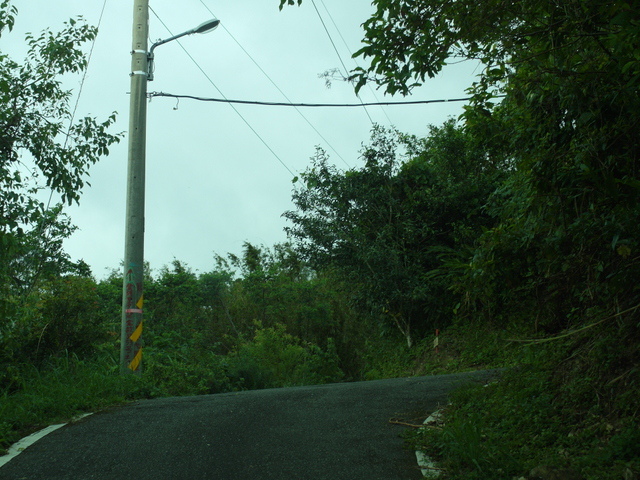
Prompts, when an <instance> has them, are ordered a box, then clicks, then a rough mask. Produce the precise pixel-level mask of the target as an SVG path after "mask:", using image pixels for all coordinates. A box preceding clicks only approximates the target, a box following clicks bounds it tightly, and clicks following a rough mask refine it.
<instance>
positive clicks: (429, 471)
mask: <svg viewBox="0 0 640 480" xmlns="http://www.w3.org/2000/svg"><path fill="white" fill-rule="evenodd" d="M441 412H442V411H441V410H436V411H435V412H433V413H432V414H431V415H429V417H427V419H426V420H425V421H424V422H422V423H423V425H428V424H436V423H438V421H439V420H440V416H441V415H442V413H441ZM416 460H417V461H418V466H419V467H420V471H421V472H422V476H423V477H424V478H438V477H439V476H440V475H441V474H442V471H441V470H439V469H438V468H437V467H436V463H435V462H434V461H433V460H432V459H431V457H429V456H428V455H427V454H426V453H424V452H421V451H419V450H416Z"/></svg>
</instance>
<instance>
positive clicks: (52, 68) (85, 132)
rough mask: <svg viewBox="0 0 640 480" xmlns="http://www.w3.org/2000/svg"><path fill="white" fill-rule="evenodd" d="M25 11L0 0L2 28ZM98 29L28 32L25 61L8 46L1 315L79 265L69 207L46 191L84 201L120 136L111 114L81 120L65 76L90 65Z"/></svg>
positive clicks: (3, 74)
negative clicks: (86, 47) (71, 254)
mask: <svg viewBox="0 0 640 480" xmlns="http://www.w3.org/2000/svg"><path fill="white" fill-rule="evenodd" d="M16 14H17V10H16V8H15V7H13V6H11V5H10V2H8V1H3V2H2V3H0V35H2V36H6V34H7V33H10V32H11V29H12V27H13V24H14V20H15V16H16ZM96 33H97V32H96V29H95V28H93V27H90V26H88V25H86V24H85V23H84V22H82V21H77V20H73V19H72V20H69V21H68V22H67V23H65V26H64V28H63V29H62V30H61V31H60V32H58V33H55V34H54V33H52V32H50V31H48V30H46V31H44V32H42V33H41V34H40V35H38V36H36V35H33V34H28V35H27V37H26V39H25V41H26V44H27V55H26V58H25V60H24V61H23V62H22V63H18V62H16V61H14V60H12V59H11V58H9V56H7V55H5V54H2V53H1V52H0V212H1V215H0V293H1V295H0V318H2V322H3V323H5V322H6V321H8V320H5V318H6V317H10V316H11V315H13V314H14V313H15V307H16V306H17V305H19V304H20V301H21V300H20V297H21V296H22V295H24V294H25V292H28V291H29V290H30V289H33V288H34V287H35V284H36V282H37V280H38V278H40V276H43V275H45V276H46V275H60V274H64V273H69V272H70V271H73V270H74V268H75V267H74V265H73V264H71V262H70V261H69V259H68V257H67V256H66V255H65V254H64V253H63V252H62V249H61V243H62V240H63V239H64V238H66V237H68V236H69V235H70V234H71V232H72V231H73V227H72V226H71V224H70V223H69V221H68V218H66V217H65V216H64V215H63V214H62V213H61V206H55V207H53V208H49V206H47V205H45V204H44V203H43V202H42V201H40V199H39V197H38V192H39V191H41V190H42V189H50V190H51V191H52V193H55V194H57V195H59V196H60V198H61V200H62V202H63V203H69V204H70V203H72V202H78V201H79V198H80V194H81V192H82V188H83V187H84V186H85V182H86V181H85V177H86V175H87V172H88V169H89V167H90V166H91V165H92V164H94V163H96V162H97V161H98V159H99V158H100V157H101V156H105V155H107V154H108V153H109V150H108V149H109V147H110V146H111V145H112V144H113V143H115V142H118V141H119V139H120V136H119V135H113V134H111V133H109V132H108V130H109V128H110V127H111V125H112V124H113V123H114V121H115V114H113V115H111V116H109V118H108V119H107V120H105V121H102V122H100V121H97V120H96V119H94V118H89V117H86V118H83V119H80V120H76V121H74V119H73V115H72V109H71V105H70V103H71V92H70V91H67V90H64V89H63V88H62V77H63V76H64V75H67V74H73V73H79V72H81V71H83V70H84V69H85V68H86V67H87V60H86V58H85V55H84V53H83V51H82V49H81V46H82V45H83V44H85V43H87V42H90V41H92V40H94V39H95V36H96Z"/></svg>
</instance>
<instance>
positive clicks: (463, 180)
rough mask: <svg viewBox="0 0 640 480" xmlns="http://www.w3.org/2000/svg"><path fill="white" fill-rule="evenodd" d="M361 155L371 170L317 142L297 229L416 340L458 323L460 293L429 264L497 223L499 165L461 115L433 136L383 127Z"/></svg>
mask: <svg viewBox="0 0 640 480" xmlns="http://www.w3.org/2000/svg"><path fill="white" fill-rule="evenodd" d="M403 150H405V152H404V153H403ZM362 157H363V159H364V161H365V165H364V167H363V168H362V169H359V170H358V169H351V170H348V171H346V172H340V171H338V170H337V169H336V168H335V167H333V166H331V165H330V164H329V163H328V158H327V156H326V154H325V153H324V152H323V151H322V150H318V152H317V154H316V157H315V159H314V160H313V164H312V166H311V167H310V168H309V169H308V170H307V171H306V172H305V173H304V174H302V179H303V181H304V182H305V186H306V188H304V189H300V190H298V191H296V192H295V193H294V196H293V201H294V203H295V205H296V207H297V210H296V211H290V212H287V213H286V214H285V217H286V218H288V219H289V220H290V221H291V223H292V226H291V227H289V228H288V233H289V234H290V235H291V236H292V237H293V238H294V239H295V240H296V248H297V249H298V250H299V251H300V252H301V254H302V256H303V258H305V259H307V260H308V261H310V262H311V265H313V266H314V267H315V268H316V269H318V270H322V269H327V268H330V269H338V270H339V272H340V273H341V275H342V276H343V277H344V278H346V279H348V282H349V283H350V284H352V285H353V286H354V289H355V291H357V292H358V296H357V297H358V303H359V304H360V305H361V306H362V307H366V309H367V310H368V311H369V312H370V313H372V314H373V315H374V316H376V317H380V318H383V319H385V324H390V325H394V326H395V327H397V328H398V329H399V330H400V331H401V332H402V335H403V336H404V337H405V339H406V341H407V345H409V346H411V345H412V343H413V336H414V333H415V332H416V331H417V332H418V335H420V334H422V333H424V332H425V331H426V330H427V329H431V328H436V327H438V328H441V327H442V326H444V325H445V324H446V323H448V322H449V319H450V316H451V312H452V310H453V308H454V306H455V301H454V300H455V299H454V298H453V297H452V295H451V294H450V293H449V292H448V289H447V287H448V285H447V284H446V283H444V282H443V281H442V280H441V279H440V278H438V277H437V276H433V275H431V273H430V272H432V271H434V270H435V269H437V268H438V267H439V265H440V259H439V254H440V253H441V251H442V250H443V249H453V248H460V247H462V246H463V245H468V244H472V243H473V241H474V239H475V238H476V236H477V235H478V234H479V232H480V230H481V228H482V227H486V226H489V225H491V219H490V218H489V217H488V216H487V215H486V214H485V213H484V211H483V206H484V204H485V203H486V201H487V199H488V197H489V195H490V193H491V192H492V191H493V189H494V188H495V186H496V182H497V180H498V178H499V175H500V171H499V169H497V168H496V166H495V165H493V164H492V163H491V162H490V159H489V158H488V157H487V156H486V155H485V154H484V152H483V151H482V150H481V149H480V148H479V147H478V146H476V145H474V144H473V142H472V141H471V139H470V137H469V136H468V135H466V134H464V132H462V131H461V130H460V129H459V128H457V127H456V125H455V122H453V121H449V122H447V123H446V124H445V125H443V126H442V127H439V128H435V127H432V128H431V131H430V135H429V136H428V137H427V138H425V139H418V138H414V137H408V136H406V135H402V134H400V133H399V132H388V131H385V130H384V129H382V128H380V127H376V128H374V131H373V134H372V143H371V145H370V146H368V147H365V149H364V150H363V152H362Z"/></svg>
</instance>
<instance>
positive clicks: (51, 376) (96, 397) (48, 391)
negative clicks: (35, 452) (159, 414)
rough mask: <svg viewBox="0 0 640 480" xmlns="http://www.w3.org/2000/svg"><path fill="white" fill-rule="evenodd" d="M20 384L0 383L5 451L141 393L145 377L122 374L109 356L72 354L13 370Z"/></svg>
mask: <svg viewBox="0 0 640 480" xmlns="http://www.w3.org/2000/svg"><path fill="white" fill-rule="evenodd" d="M14 374H15V379H16V380H17V382H18V384H17V385H15V384H14V385H13V386H12V388H5V387H6V386H7V384H5V383H4V382H0V385H2V387H0V451H2V450H3V449H4V448H7V447H8V446H9V445H10V444H11V443H13V442H15V441H17V440H18V439H20V438H21V437H23V436H25V435H27V434H29V433H31V432H32V431H34V430H37V429H39V428H44V427H46V426H48V425H50V424H53V423H60V422H66V421H69V420H71V419H72V418H73V417H75V416H76V415H79V414H82V413H90V412H95V411H98V410H100V409H102V408H106V407H109V406H113V405H117V404H120V403H124V402H126V401H127V400H132V399H135V398H140V397H141V393H140V392H141V391H142V390H143V389H144V384H143V380H142V379H140V378H137V377H135V376H133V375H128V376H122V375H119V373H118V369H117V364H116V362H115V361H113V359H111V358H109V357H108V356H105V355H101V356H99V357H97V358H96V359H94V360H90V361H89V360H83V359H81V358H80V357H78V356H76V355H73V354H69V355H62V356H60V357H58V358H52V359H51V360H50V361H49V362H48V363H47V364H46V365H43V366H41V367H40V368H36V367H33V366H29V365H21V366H18V367H16V368H15V369H14Z"/></svg>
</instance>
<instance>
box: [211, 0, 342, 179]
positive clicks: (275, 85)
mask: <svg viewBox="0 0 640 480" xmlns="http://www.w3.org/2000/svg"><path fill="white" fill-rule="evenodd" d="M200 3H201V4H202V5H203V6H204V8H206V9H207V11H208V12H209V13H210V14H211V15H212V16H213V17H215V18H217V15H215V14H214V13H213V12H212V11H211V9H210V8H209V7H208V6H207V4H206V3H205V2H204V0H200ZM221 26H222V28H223V29H224V30H225V31H226V32H227V34H228V35H229V36H230V37H231V39H232V40H233V41H234V42H236V44H237V45H238V47H240V49H241V50H242V51H243V52H244V53H245V54H246V55H247V57H249V59H250V60H251V61H252V62H253V64H254V65H255V66H256V67H258V70H260V71H261V72H262V74H263V75H264V76H265V77H267V80H269V82H271V84H272V85H273V86H274V87H275V88H276V89H277V90H278V91H279V92H280V94H281V95H282V96H283V97H284V98H285V99H286V100H287V101H288V102H291V100H290V99H289V97H287V95H286V94H285V93H284V92H283V91H282V89H281V88H280V87H279V86H278V85H277V84H276V82H275V81H274V80H273V79H272V78H271V77H270V76H269V74H268V73H267V72H265V70H264V69H263V68H262V67H261V66H260V64H259V63H258V62H257V61H256V59H255V58H253V56H252V55H251V54H250V53H249V52H248V51H247V49H246V48H244V47H243V46H242V44H241V43H240V42H239V41H238V39H237V38H236V37H234V36H233V34H232V33H231V32H230V31H229V29H228V28H227V27H226V26H225V25H224V23H222V24H221ZM298 113H299V114H300V116H301V117H302V118H303V119H304V121H305V122H307V124H308V125H309V126H310V127H311V128H312V129H313V130H314V131H315V132H316V133H317V134H318V136H319V137H320V138H321V139H322V140H323V141H324V143H326V144H327V145H328V146H329V148H331V150H333V151H334V153H335V154H336V155H337V156H338V158H340V160H342V162H343V163H344V164H345V165H346V166H347V167H349V168H351V165H349V164H348V163H347V161H346V160H345V159H344V158H343V157H342V155H340V153H339V152H338V151H337V150H336V149H335V148H334V147H333V145H331V143H330V142H329V140H327V139H326V138H325V137H324V135H322V133H320V131H319V130H318V129H317V128H316V127H315V126H314V125H313V124H312V123H311V122H310V121H309V119H308V118H307V117H305V116H304V113H302V112H301V111H299V110H298Z"/></svg>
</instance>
